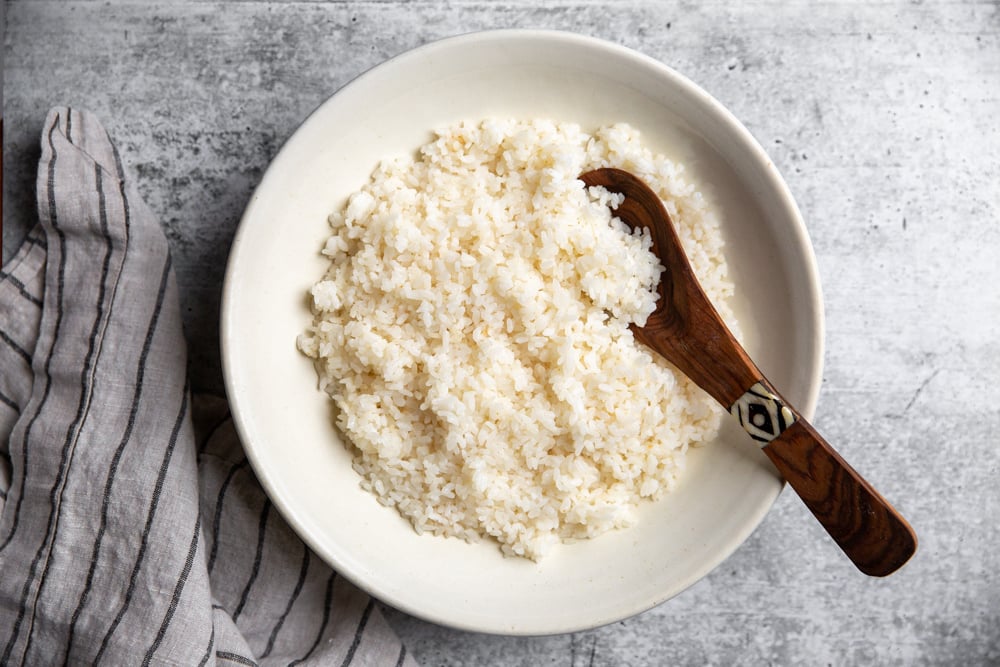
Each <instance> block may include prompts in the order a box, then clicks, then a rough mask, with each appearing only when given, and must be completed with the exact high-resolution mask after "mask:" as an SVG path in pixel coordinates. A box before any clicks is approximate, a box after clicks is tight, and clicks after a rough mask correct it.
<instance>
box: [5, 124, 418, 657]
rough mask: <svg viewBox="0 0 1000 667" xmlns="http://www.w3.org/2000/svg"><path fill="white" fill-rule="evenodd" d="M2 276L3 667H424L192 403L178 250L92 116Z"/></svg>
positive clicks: (55, 130)
mask: <svg viewBox="0 0 1000 667" xmlns="http://www.w3.org/2000/svg"><path fill="white" fill-rule="evenodd" d="M41 143H42V158H41V162H40V164H39V168H38V182H37V194H38V213H39V218H40V223H39V225H37V226H36V227H35V228H34V229H33V230H32V231H31V232H30V233H29V235H28V236H27V239H26V241H25V242H24V244H23V246H22V247H21V248H20V250H19V251H18V253H17V254H16V255H15V256H14V258H13V259H12V260H11V262H10V263H9V264H8V265H7V266H5V267H4V268H3V270H2V272H0V664H3V665H8V664H15V665H16V664H29V665H42V664H46V665H48V664H66V663H68V664H80V663H86V664H91V663H93V664H105V665H140V664H141V665H147V664H177V665H213V664H221V665H232V664H236V665H255V664H261V665H271V664H282V665H298V664H323V665H349V664H351V665H389V666H392V665H408V666H412V665H415V664H416V663H415V661H414V660H413V658H412V656H410V655H408V654H407V650H406V648H405V647H404V646H403V645H402V644H401V643H400V641H399V640H398V638H397V637H396V636H395V635H394V634H393V632H392V631H391V629H390V628H389V627H388V625H387V624H386V622H385V620H384V618H383V617H382V615H381V613H380V611H379V609H378V608H377V607H376V605H375V603H374V601H373V600H372V599H371V598H370V597H369V596H368V595H366V594H365V593H363V592H362V591H360V590H359V589H357V588H355V587H354V586H353V585H351V584H350V583H349V582H348V581H346V580H344V579H342V578H341V577H339V576H337V574H336V573H335V572H333V571H332V570H331V569H330V568H329V567H327V566H326V565H325V564H324V563H323V561H321V560H320V559H319V558H318V557H317V556H316V555H314V554H313V553H311V552H310V550H309V549H308V548H307V547H306V546H305V545H304V544H303V543H302V542H301V541H300V540H299V539H298V538H297V537H296V536H295V534H294V533H293V532H292V531H291V530H290V529H289V528H288V526H287V525H286V524H285V522H284V521H283V520H282V518H281V516H280V515H279V513H278V512H277V510H276V509H275V507H274V506H273V505H272V504H271V501H270V500H269V499H268V498H267V496H266V495H265V494H264V493H263V491H262V490H261V488H260V486H259V485H258V483H257V481H256V480H255V478H254V474H253V471H252V470H251V469H250V467H249V465H248V464H247V460H246V459H245V458H244V455H243V450H242V448H241V446H240V443H239V441H238V439H237V435H236V433H235V431H234V429H233V425H232V422H231V420H230V418H229V415H228V412H227V409H226V405H225V401H223V400H221V399H219V398H213V397H198V396H196V397H194V398H192V397H191V396H190V390H189V387H188V384H187V380H186V355H185V341H184V337H183V332H182V330H181V318H180V309H179V304H178V294H177V285H176V282H175V280H174V275H173V271H172V269H171V263H170V253H169V251H168V248H167V242H166V239H165V237H164V235H163V233H162V231H161V229H160V228H159V226H158V224H157V222H156V220H155V218H154V216H153V215H152V213H151V212H150V210H149V209H148V208H147V207H146V206H145V204H144V203H143V202H142V201H141V200H140V198H139V196H138V195H137V194H136V191H135V190H134V189H133V188H132V187H131V186H129V185H127V184H126V180H125V175H124V172H123V169H122V163H121V160H120V159H119V157H118V153H117V151H116V150H115V147H114V145H113V144H112V142H111V140H110V138H109V137H108V134H107V133H106V132H105V130H104V129H103V128H102V127H101V125H100V124H99V122H98V121H97V120H96V119H95V118H94V117H93V116H92V115H90V114H88V113H86V112H82V111H78V110H75V109H68V108H56V109H53V110H52V111H50V112H49V115H48V118H47V119H46V121H45V126H44V129H43V133H42V139H41Z"/></svg>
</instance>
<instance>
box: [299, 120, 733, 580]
mask: <svg viewBox="0 0 1000 667" xmlns="http://www.w3.org/2000/svg"><path fill="white" fill-rule="evenodd" d="M603 166H615V167H620V168H623V169H626V170H628V171H631V172H633V173H634V174H636V175H638V176H639V177H641V178H643V179H644V180H645V181H646V182H647V183H649V184H651V185H652V186H653V187H654V188H655V189H658V191H659V195H660V197H661V198H662V199H664V201H665V203H666V206H667V209H668V211H669V212H670V214H671V215H672V216H673V220H674V223H675V225H676V226H677V228H678V232H679V234H680V236H681V238H682V240H683V241H684V244H685V247H686V249H687V251H688V253H689V256H690V258H691V262H692V264H693V267H694V270H695V272H696V273H697V275H698V276H699V278H700V279H701V281H702V285H703V286H704V288H705V291H706V292H707V293H708V296H709V298H711V299H712V301H713V302H715V303H716V304H718V306H719V309H720V311H721V312H722V314H723V316H724V317H725V318H726V319H727V320H729V321H732V316H731V314H730V312H729V310H728V308H727V305H726V299H727V298H728V297H729V296H730V295H731V293H732V285H731V283H730V281H729V279H728V278H727V272H726V264H725V260H724V258H723V254H722V238H721V236H720V233H719V229H718V224H717V222H716V220H715V217H714V215H713V213H712V211H711V209H710V208H709V206H708V205H707V203H706V202H705V201H704V200H703V198H702V196H701V195H700V193H699V192H697V191H696V189H695V187H694V186H693V185H692V184H691V183H689V182H688V181H687V180H685V176H684V169H683V166H682V165H679V164H676V163H673V162H671V161H669V160H667V159H666V158H664V157H662V156H654V155H653V154H652V153H650V151H648V150H647V149H645V148H644V147H643V146H642V145H641V144H640V143H639V135H638V133H637V132H636V131H634V130H633V129H632V128H630V127H629V126H627V125H615V126H611V127H604V128H601V129H599V130H597V131H596V132H595V133H593V134H588V133H586V132H584V131H582V130H581V129H580V128H579V127H578V126H575V125H568V124H557V123H553V122H550V121H545V120H535V121H527V122H519V121H513V120H486V121H484V122H481V123H478V124H469V123H462V124H459V125H456V126H453V127H448V128H446V129H444V130H442V131H440V132H438V133H437V138H436V140H434V141H433V142H431V143H429V144H427V145H426V146H424V147H423V148H421V149H420V152H419V156H418V158H417V159H416V160H414V159H412V158H395V159H389V160H386V161H384V162H382V163H381V164H380V165H378V167H377V168H376V170H375V172H374V174H373V175H372V178H371V182H370V183H369V184H367V185H365V186H364V187H363V188H362V189H361V190H360V191H358V192H356V193H354V194H353V195H352V196H351V197H350V199H349V201H348V203H347V205H346V207H345V208H344V209H343V210H342V211H339V212H337V213H335V214H334V215H332V216H331V217H330V225H331V226H332V228H333V236H331V237H330V238H329V240H328V241H327V242H326V246H325V248H324V249H323V253H324V254H325V255H327V256H329V258H330V261H331V264H330V268H329V270H328V271H327V274H326V276H325V277H324V279H323V280H322V281H320V282H318V283H317V284H316V285H315V286H314V287H313V288H312V297H313V310H314V313H315V319H314V321H313V323H312V325H311V326H309V327H308V329H307V331H306V332H305V334H303V335H302V336H300V338H299V341H298V342H299V347H300V348H301V350H302V351H303V352H305V353H306V354H307V355H309V356H310V357H313V358H315V359H316V364H317V369H318V373H319V380H320V386H321V388H322V389H324V390H325V391H327V392H328V393H329V394H330V396H331V397H332V398H333V400H334V402H335V403H336V405H337V408H338V409H339V411H338V416H337V425H338V427H339V428H340V430H341V431H342V432H343V433H344V434H346V436H347V438H348V439H349V441H350V443H351V445H353V452H354V462H355V463H354V466H355V468H356V470H357V471H358V473H359V474H360V475H361V476H362V479H363V481H362V485H363V486H364V487H365V488H366V489H368V490H370V491H371V492H373V493H374V494H375V495H376V496H377V497H378V499H379V501H380V502H382V503H384V504H386V505H389V506H393V507H395V508H396V509H397V510H398V511H399V512H400V513H401V514H402V515H403V516H405V517H406V518H408V519H409V520H410V521H411V522H412V523H413V526H414V528H415V529H416V530H417V531H418V532H425V531H426V532H430V533H434V534H438V535H450V536H458V537H462V538H465V539H469V540H473V539H478V538H479V537H480V536H490V537H492V538H495V539H496V540H497V541H498V542H499V543H500V545H501V546H502V549H503V551H504V553H506V554H515V555H518V556H526V557H528V558H532V559H536V560H537V559H538V558H540V557H541V556H542V555H543V554H544V553H545V552H546V551H547V550H548V549H549V548H550V547H551V546H552V545H553V544H554V543H556V542H558V541H559V540H560V539H563V540H571V539H579V538H588V537H593V536H596V535H599V534H601V533H603V532H605V531H608V530H610V529H612V528H619V527H623V526H628V525H630V524H632V523H633V522H634V521H635V509H636V507H637V505H638V503H639V502H640V501H642V500H643V499H653V498H657V497H658V496H660V495H661V494H663V493H664V492H666V491H668V490H669V489H671V487H673V486H674V485H675V483H676V481H677V478H678V474H679V473H680V472H681V470H682V468H683V464H684V455H685V451H686V450H687V448H688V447H689V446H691V445H694V444H697V443H701V442H704V441H706V440H709V439H711V438H712V437H713V436H714V435H715V433H716V431H717V428H718V424H719V419H720V414H721V411H720V410H719V409H718V408H717V407H716V406H715V404H714V403H713V402H712V400H711V399H710V398H709V397H708V396H707V395H705V394H704V393H702V392H701V390H700V389H698V388H697V387H695V386H694V385H693V384H692V383H691V382H690V381H689V380H687V379H686V378H685V377H683V376H682V375H680V374H679V373H677V372H675V371H674V370H673V369H672V368H671V367H670V366H669V365H668V364H666V362H664V361H662V360H661V359H660V358H659V357H658V356H656V355H654V354H652V353H651V352H650V351H649V350H647V349H646V348H645V347H644V346H642V345H641V344H638V343H636V342H634V340H633V338H632V334H631V332H630V331H629V329H628V325H629V323H632V322H635V323H637V324H639V325H641V324H643V323H644V322H645V320H646V317H647V316H648V315H649V314H650V313H651V312H652V311H653V309H654V305H655V288H656V283H657V282H658V279H659V272H660V269H661V267H660V265H659V262H658V261H657V259H656V258H655V257H654V256H653V255H652V253H651V252H649V240H648V238H647V237H646V236H642V235H634V234H631V233H630V232H629V230H628V228H627V227H625V226H624V225H623V224H622V223H621V222H620V221H618V220H617V218H612V217H611V213H610V208H609V204H610V205H612V206H613V205H616V204H617V203H618V202H619V201H620V200H619V199H617V196H611V195H609V194H608V193H607V192H606V191H604V190H603V189H600V188H594V189H592V190H591V191H587V190H586V189H585V188H584V186H583V184H582V183H581V182H580V181H579V180H577V176H578V175H579V174H581V173H582V172H585V171H587V170H590V169H593V168H597V167H603Z"/></svg>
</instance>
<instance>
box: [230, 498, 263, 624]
mask: <svg viewBox="0 0 1000 667" xmlns="http://www.w3.org/2000/svg"><path fill="white" fill-rule="evenodd" d="M270 515H271V499H270V498H266V497H265V498H264V509H262V510H261V512H260V522H259V523H258V524H257V552H256V553H255V554H254V557H253V568H252V569H251V570H250V579H249V580H248V581H247V585H246V586H244V587H243V594H242V595H241V596H240V603H239V604H238V605H237V606H236V611H235V612H233V622H234V623H235V622H236V619H238V618H239V617H240V614H242V613H243V608H244V607H245V606H246V604H247V598H249V597H250V589H251V588H253V584H254V582H255V581H257V576H258V575H259V574H260V562H261V560H262V559H263V557H264V538H265V537H267V518H268V517H269V516H270Z"/></svg>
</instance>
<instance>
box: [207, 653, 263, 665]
mask: <svg viewBox="0 0 1000 667" xmlns="http://www.w3.org/2000/svg"><path fill="white" fill-rule="evenodd" d="M215 657H216V658H218V659H219V660H228V661H229V662H235V663H236V664H237V665H250V666H251V667H257V663H256V662H254V661H253V660H251V659H250V658H246V657H244V656H242V655H240V654H239V653H230V652H229V651H216V652H215Z"/></svg>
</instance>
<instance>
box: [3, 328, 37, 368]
mask: <svg viewBox="0 0 1000 667" xmlns="http://www.w3.org/2000/svg"><path fill="white" fill-rule="evenodd" d="M0 340H3V342H5V343H7V345H8V346H9V347H10V349H12V350H14V351H15V352H17V356H19V357H21V358H22V359H24V363H26V364H28V366H29V367H30V366H31V355H30V354H28V351H27V350H25V349H24V348H23V347H21V346H20V345H18V344H17V342H16V341H15V340H14V339H13V338H11V337H10V336H8V335H7V334H6V333H5V332H3V331H0Z"/></svg>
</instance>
